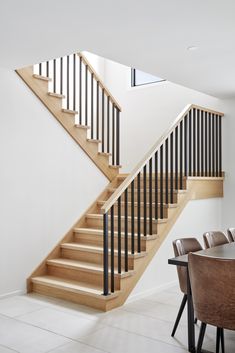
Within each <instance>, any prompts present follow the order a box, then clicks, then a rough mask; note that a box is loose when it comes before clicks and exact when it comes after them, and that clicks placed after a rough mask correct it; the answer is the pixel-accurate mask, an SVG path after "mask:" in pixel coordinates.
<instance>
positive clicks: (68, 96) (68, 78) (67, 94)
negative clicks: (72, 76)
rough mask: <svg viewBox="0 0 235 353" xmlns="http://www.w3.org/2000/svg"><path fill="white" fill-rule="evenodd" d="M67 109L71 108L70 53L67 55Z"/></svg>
mask: <svg viewBox="0 0 235 353" xmlns="http://www.w3.org/2000/svg"><path fill="white" fill-rule="evenodd" d="M67 109H69V55H67Z"/></svg>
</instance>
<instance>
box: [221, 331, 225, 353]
mask: <svg viewBox="0 0 235 353" xmlns="http://www.w3.org/2000/svg"><path fill="white" fill-rule="evenodd" d="M220 339H221V348H222V353H225V349H224V329H223V328H221V329H220Z"/></svg>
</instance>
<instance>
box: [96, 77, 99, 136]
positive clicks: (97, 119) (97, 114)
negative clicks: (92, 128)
mask: <svg viewBox="0 0 235 353" xmlns="http://www.w3.org/2000/svg"><path fill="white" fill-rule="evenodd" d="M99 88H100V85H99V81H97V83H96V140H99V128H100V127H99V124H100V118H99V117H100V89H99Z"/></svg>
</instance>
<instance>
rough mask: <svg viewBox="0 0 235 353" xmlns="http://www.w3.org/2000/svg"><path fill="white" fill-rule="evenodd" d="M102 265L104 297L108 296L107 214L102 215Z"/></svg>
mask: <svg viewBox="0 0 235 353" xmlns="http://www.w3.org/2000/svg"><path fill="white" fill-rule="evenodd" d="M103 225H104V226H103V229H104V231H103V244H104V245H103V246H104V253H103V265H104V278H103V290H104V293H103V294H104V295H108V294H109V263H108V261H109V249H108V212H107V213H105V214H104V215H103Z"/></svg>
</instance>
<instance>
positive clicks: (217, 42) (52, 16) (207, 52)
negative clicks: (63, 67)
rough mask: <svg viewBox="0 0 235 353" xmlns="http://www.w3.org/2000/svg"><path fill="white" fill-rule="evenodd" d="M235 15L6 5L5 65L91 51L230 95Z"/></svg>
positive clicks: (2, 23)
mask: <svg viewBox="0 0 235 353" xmlns="http://www.w3.org/2000/svg"><path fill="white" fill-rule="evenodd" d="M234 17H235V1H234V0H223V1H222V0H201V1H200V0H195V1H193V0H161V1H159V0H144V1H140V0H115V1H112V0H93V1H92V0H84V1H80V0H66V1H61V0H40V1H35V0H7V1H1V2H0V43H1V44H0V45H1V49H0V66H2V67H7V68H19V67H22V66H26V65H28V64H32V63H37V62H39V61H43V60H46V59H50V58H54V57H58V56H62V55H65V54H68V53H72V52H76V51H82V50H87V51H90V52H93V53H96V54H98V55H101V56H104V57H106V58H109V59H112V60H115V61H118V62H120V63H122V64H125V65H128V66H133V67H136V68H138V69H141V70H143V71H146V72H149V73H151V74H154V75H157V76H160V77H163V78H166V79H168V80H170V81H173V82H176V83H179V84H182V85H184V86H187V87H191V88H194V89H197V90H199V91H202V92H205V93H208V94H211V95H214V96H217V97H220V98H224V97H226V98H232V97H235V19H234ZM189 46H198V50H195V51H188V50H187V47H189Z"/></svg>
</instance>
